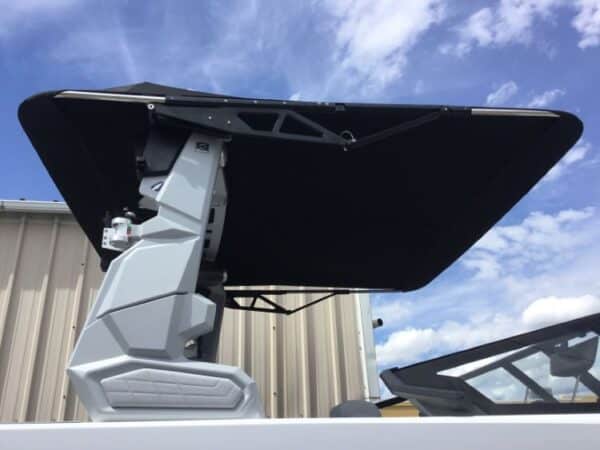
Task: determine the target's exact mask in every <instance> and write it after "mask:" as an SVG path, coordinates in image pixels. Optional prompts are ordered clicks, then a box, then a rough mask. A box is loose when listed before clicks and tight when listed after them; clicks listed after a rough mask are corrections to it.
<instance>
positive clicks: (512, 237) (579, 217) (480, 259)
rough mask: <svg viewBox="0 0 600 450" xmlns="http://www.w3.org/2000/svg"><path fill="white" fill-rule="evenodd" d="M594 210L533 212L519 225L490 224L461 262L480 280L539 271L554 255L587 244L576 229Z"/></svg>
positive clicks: (578, 229)
mask: <svg viewBox="0 0 600 450" xmlns="http://www.w3.org/2000/svg"><path fill="white" fill-rule="evenodd" d="M594 213H595V210H594V208H592V207H588V208H585V209H580V210H573V209H567V210H563V211H560V212H558V213H556V214H545V213H542V212H533V213H530V214H529V215H528V216H527V217H526V218H525V219H524V220H523V221H522V222H521V223H520V224H517V225H508V226H497V227H494V228H492V229H491V230H490V231H489V232H488V233H486V234H485V235H484V236H483V237H482V238H481V239H480V240H479V242H477V243H476V244H475V246H474V247H473V249H472V251H471V252H470V253H469V254H468V255H466V256H465V258H464V260H463V264H464V265H465V267H467V268H469V269H472V270H475V274H476V277H478V278H480V279H498V278H499V277H501V276H510V275H512V274H515V273H524V272H526V271H529V272H538V271H540V270H542V271H543V270H544V269H548V268H549V267H551V266H552V265H553V264H554V263H555V262H556V260H557V258H566V257H567V255H568V252H569V251H572V250H574V249H575V248H577V247H580V246H581V245H585V244H588V243H589V240H590V237H591V236H589V235H587V234H585V233H582V232H580V228H581V224H582V223H583V225H586V224H585V222H586V221H587V220H588V219H590V218H591V217H593V216H594ZM593 236H595V235H593ZM490 267H492V269H490Z"/></svg>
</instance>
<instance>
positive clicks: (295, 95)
mask: <svg viewBox="0 0 600 450" xmlns="http://www.w3.org/2000/svg"><path fill="white" fill-rule="evenodd" d="M301 98H302V94H301V93H300V92H294V93H293V94H292V95H290V100H291V101H293V102H297V101H298V100H300V99H301Z"/></svg>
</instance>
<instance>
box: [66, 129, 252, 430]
mask: <svg viewBox="0 0 600 450" xmlns="http://www.w3.org/2000/svg"><path fill="white" fill-rule="evenodd" d="M222 152H223V142H222V141H221V140H219V139H215V138H212V137H207V136H203V135H199V134H196V133H194V134H192V135H191V137H190V138H189V139H188V141H187V143H186V144H185V146H184V148H183V149H182V150H181V153H180V154H179V156H178V157H177V159H176V161H175V164H174V165H173V167H172V169H171V170H170V172H169V173H168V174H167V175H164V176H159V177H157V176H153V177H147V178H144V179H143V180H142V182H141V186H140V193H141V194H142V195H143V199H142V200H141V202H143V205H144V207H146V208H152V209H155V210H157V214H156V216H155V217H153V218H151V219H149V220H147V221H146V222H144V223H142V224H140V225H133V224H131V220H130V219H128V218H127V217H120V218H115V219H113V223H112V225H113V226H112V228H108V229H105V233H104V244H103V245H104V246H105V247H107V248H112V249H119V250H122V251H123V253H122V254H121V255H119V257H118V258H116V259H115V260H113V261H112V263H111V264H110V266H109V268H108V271H107V273H106V277H105V279H104V282H103V283H102V286H101V288H100V291H99V293H98V297H97V300H96V303H95V305H94V307H93V309H92V311H91V313H90V315H89V317H88V319H87V322H86V324H85V327H84V329H83V330H82V333H81V336H80V338H79V341H78V343H77V345H76V348H75V351H74V353H73V356H72V359H71V361H70V365H69V368H68V373H69V376H70V378H71V381H72V383H73V386H74V387H75V390H76V392H77V394H78V395H79V397H80V399H81V401H82V402H83V404H84V405H85V407H86V408H87V411H88V413H89V415H90V417H91V418H92V420H94V421H131V420H177V419H197V418H211V419H214V418H256V417H263V415H264V413H263V407H262V404H261V402H260V398H259V395H258V390H257V387H256V384H255V382H254V381H253V380H252V379H251V378H250V377H248V375H246V374H245V373H244V372H243V371H242V370H241V369H239V368H236V367H229V366H225V365H221V364H216V363H215V356H216V350H217V345H218V340H219V332H220V321H221V316H222V308H223V304H224V295H225V293H224V290H223V287H222V286H221V285H216V286H211V287H209V289H208V290H207V291H208V292H209V294H208V296H210V297H211V299H209V298H206V297H204V296H202V295H199V294H197V293H195V291H196V284H197V280H198V273H199V268H200V261H201V259H202V257H203V252H204V253H209V252H210V251H211V250H214V248H211V246H209V248H207V249H206V250H204V246H205V244H204V242H205V238H206V233H207V227H209V223H208V222H209V213H210V209H211V208H216V209H218V208H219V207H220V208H221V213H219V212H218V213H217V214H213V215H214V216H216V217H217V218H218V217H223V216H224V212H223V211H222V209H223V208H224V203H225V198H226V193H225V192H224V191H225V187H224V180H223V175H222V167H220V162H221V161H222ZM211 203H212V204H211ZM217 222H218V221H217ZM216 225H217V226H219V225H222V224H219V223H217V224H216ZM212 226H214V220H213V225H212ZM219 231H220V230H218V229H215V230H214V231H213V230H211V233H210V234H211V236H216V235H218V233H219ZM217 245H218V242H217ZM212 247H214V241H213V246H212ZM213 300H214V301H213ZM199 337H201V339H200V340H198V338H199ZM197 340H198V342H200V344H199V347H198V354H199V356H198V358H197V360H191V359H189V358H188V357H186V353H185V346H186V343H189V342H195V341H197Z"/></svg>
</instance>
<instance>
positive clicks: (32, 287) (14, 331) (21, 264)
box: [0, 201, 379, 422]
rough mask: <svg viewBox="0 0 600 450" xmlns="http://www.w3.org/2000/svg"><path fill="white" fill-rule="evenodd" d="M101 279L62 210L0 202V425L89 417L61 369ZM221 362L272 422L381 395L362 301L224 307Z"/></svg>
mask: <svg viewBox="0 0 600 450" xmlns="http://www.w3.org/2000/svg"><path fill="white" fill-rule="evenodd" d="M102 276H103V274H102V272H101V271H100V269H99V261H98V256H97V255H96V253H95V251H94V249H93V248H92V247H91V245H90V243H89V242H88V240H87V238H86V237H85V235H84V234H83V232H82V231H81V229H80V228H79V226H78V224H77V222H76V221H75V220H74V218H73V217H72V216H71V214H70V211H69V210H68V208H67V207H66V206H65V205H64V204H62V203H55V202H26V201H0V422H13V421H14V422H22V421H37V422H47V421H64V420H86V419H87V416H86V412H85V410H84V408H83V407H82V406H81V404H80V403H79V401H78V400H77V398H76V395H75V393H74V392H73V390H72V389H71V388H70V386H69V381H68V378H67V376H66V373H65V366H66V364H67V361H68V359H69V357H70V354H71V350H72V348H73V346H74V344H75V342H76V339H77V335H78V332H79V330H80V329H81V327H82V326H83V324H84V322H85V319H86V316H87V312H88V310H89V308H90V306H91V304H92V302H93V301H94V299H95V296H96V292H97V290H98V287H99V286H100V282H101V281H102ZM312 299H313V298H312V297H311V296H309V295H293V296H287V297H286V298H285V299H277V301H278V302H279V303H282V304H285V305H286V306H288V307H292V306H300V305H302V304H304V303H306V302H308V301H311V300H312ZM219 359H220V361H221V362H223V363H225V364H231V365H237V366H240V367H242V368H244V369H245V370H246V372H247V373H248V374H250V375H251V376H252V377H253V378H254V379H255V380H256V381H257V383H258V386H259V389H260V391H261V394H262V397H263V401H264V405H265V408H266V412H267V414H268V415H269V416H270V417H314V416H327V415H328V414H329V410H330V408H331V407H332V406H333V405H335V404H338V403H340V402H342V401H344V400H347V399H359V398H363V399H375V398H378V396H379V388H378V383H377V373H376V366H375V354H374V344H373V333H372V325H371V311H370V306H369V299H368V296H366V295H350V296H345V298H340V297H337V298H336V299H335V300H326V301H325V302H323V303H320V304H317V305H315V306H314V307H311V308H308V309H306V310H304V311H302V312H299V313H297V314H295V315H293V316H280V315H275V314H260V313H251V312H244V311H232V310H226V312H225V317H224V321H223V328H222V338H221V347H220V352H219Z"/></svg>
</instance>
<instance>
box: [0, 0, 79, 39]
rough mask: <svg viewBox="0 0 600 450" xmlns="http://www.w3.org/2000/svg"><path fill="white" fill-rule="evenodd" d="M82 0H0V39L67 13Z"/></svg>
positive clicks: (7, 37)
mask: <svg viewBox="0 0 600 450" xmlns="http://www.w3.org/2000/svg"><path fill="white" fill-rule="evenodd" d="M81 3H83V1H81V2H78V1H77V0H53V1H48V0H18V1H12V0H0V11H1V12H0V39H9V38H11V37H15V36H16V35H17V34H19V33H22V32H23V31H24V30H27V29H32V28H35V27H36V26H37V25H39V24H40V23H43V22H45V21H48V20H51V19H52V18H54V17H56V16H58V15H64V14H69V13H71V12H73V10H76V9H78V8H77V7H78V6H80V4H81Z"/></svg>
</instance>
